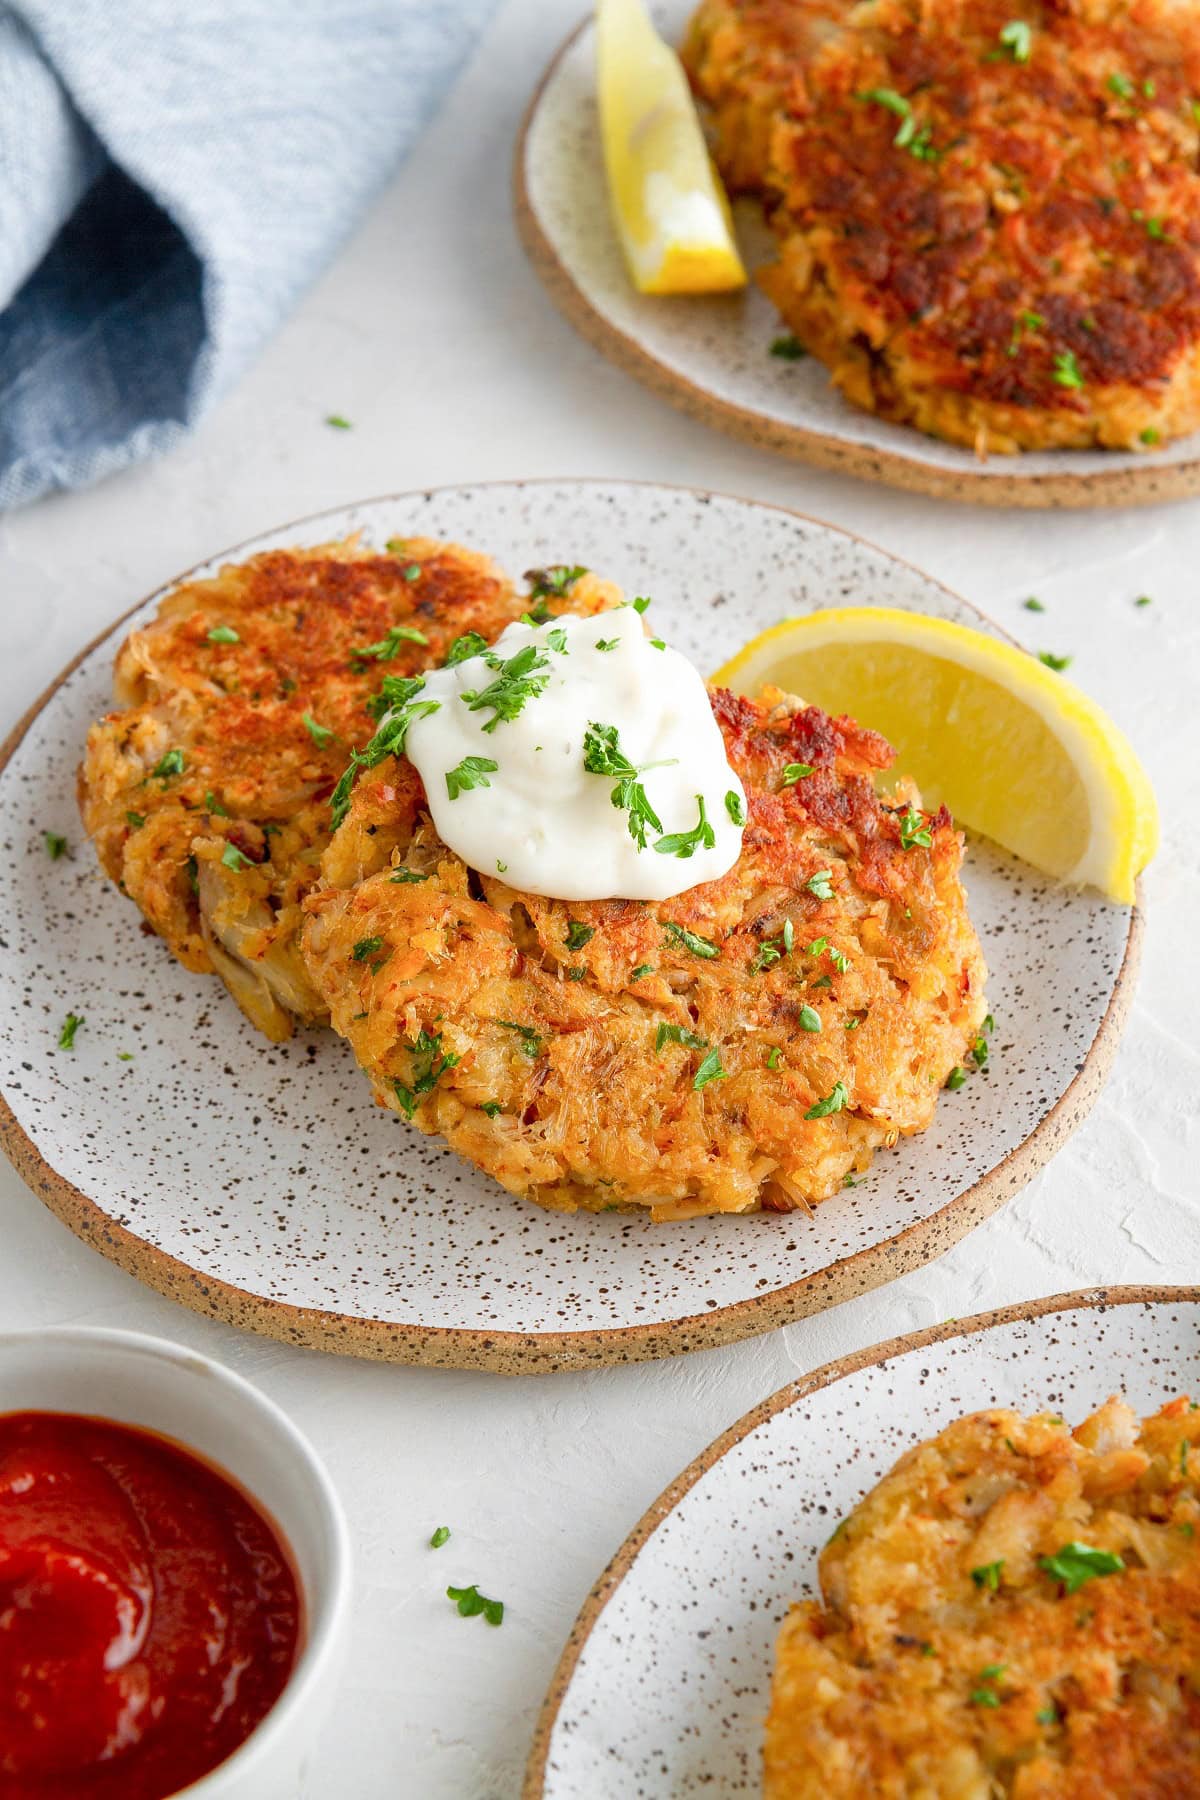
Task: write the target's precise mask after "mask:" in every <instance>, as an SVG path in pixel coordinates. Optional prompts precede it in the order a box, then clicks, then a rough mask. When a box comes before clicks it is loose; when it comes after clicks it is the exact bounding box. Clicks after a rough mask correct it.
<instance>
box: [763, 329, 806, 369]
mask: <svg viewBox="0 0 1200 1800" xmlns="http://www.w3.org/2000/svg"><path fill="white" fill-rule="evenodd" d="M771 355H772V356H778V357H780V358H781V359H782V361H784V362H799V361H800V359H801V358H802V357H804V356H807V355H808V351H807V350H806V349H805V348H804V345H803V344H802V343H801V342H800V339H799V338H798V337H795V336H793V334H792V333H791V332H790V331H789V332H787V333H786V334H785V335H784V336H783V337H777V338H773V339H772V341H771Z"/></svg>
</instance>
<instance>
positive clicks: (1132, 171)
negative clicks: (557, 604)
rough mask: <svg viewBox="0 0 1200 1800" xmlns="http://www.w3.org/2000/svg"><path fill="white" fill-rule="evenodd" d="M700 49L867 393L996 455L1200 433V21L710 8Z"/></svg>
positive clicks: (1181, 14)
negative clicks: (1014, 34)
mask: <svg viewBox="0 0 1200 1800" xmlns="http://www.w3.org/2000/svg"><path fill="white" fill-rule="evenodd" d="M838 10H840V13H841V23H840V24H834V23H832V22H831V17H830V15H831V13H834V12H836V11H838ZM1014 21H1015V22H1016V23H1018V24H1027V25H1028V26H1029V38H1028V44H1027V46H1026V45H1025V44H1023V43H1022V44H1020V45H1019V48H1020V50H1021V52H1022V53H1023V52H1024V50H1025V49H1026V47H1027V49H1028V56H1027V60H1018V56H1017V55H1016V54H1015V49H1016V48H1017V47H1018V46H1015V45H1013V44H1011V43H1010V44H1008V45H1006V44H1005V43H1004V42H1003V41H1002V39H1001V33H1002V32H1003V31H1005V29H1006V28H1008V27H1010V26H1012V25H1013V24H1014ZM686 54H687V58H688V62H689V67H690V72H691V75H692V79H693V81H694V82H695V84H696V87H697V89H698V91H699V93H700V94H701V95H702V96H703V97H704V98H705V99H706V100H707V101H708V102H709V103H710V105H711V106H712V108H713V116H714V121H715V125H716V131H717V158H718V162H719V163H720V165H721V167H722V169H723V170H724V171H725V172H726V173H727V174H728V175H729V176H730V178H731V180H732V181H733V182H734V184H735V185H737V186H740V187H743V188H750V189H753V190H754V191H756V192H758V193H760V194H762V195H763V197H764V199H765V200H766V202H767V205H768V208H769V210H770V214H771V221H772V225H773V227H774V230H775V233H776V236H777V238H778V243H779V255H778V260H777V261H776V262H775V263H774V264H772V265H771V266H770V267H769V268H767V269H765V270H764V271H762V273H761V276H760V279H761V283H762V286H763V288H764V289H765V291H766V292H767V294H768V295H769V296H770V298H771V299H772V300H773V301H774V303H775V304H776V306H777V307H778V308H779V310H780V312H781V313H782V314H783V317H784V319H785V320H786V322H787V324H788V325H789V326H790V328H791V330H792V331H793V332H794V333H795V334H796V336H797V337H798V338H799V339H800V340H801V342H802V343H803V344H804V345H805V346H806V347H807V349H808V350H810V351H811V352H812V353H813V354H814V355H815V356H817V357H819V358H820V359H821V361H822V362H824V363H825V364H826V365H827V366H828V367H829V369H830V371H831V374H832V377H833V380H834V382H835V384H836V385H837V386H838V387H839V388H841V389H842V391H843V392H844V393H845V394H846V396H847V397H848V398H849V399H850V400H852V401H854V402H855V403H856V404H857V405H860V406H862V407H865V408H867V409H868V410H870V411H872V412H877V413H879V414H881V415H882V416H884V417H885V418H890V419H894V420H897V421H899V422H901V423H906V424H911V425H914V426H916V427H917V428H918V429H919V430H921V431H925V432H928V433H931V434H932V435H934V436H937V437H942V438H946V439H949V440H950V441H951V442H954V443H959V444H964V445H968V446H970V447H972V448H975V449H977V450H979V451H980V452H987V451H1016V450H1044V449H1052V448H1089V447H1108V448H1119V449H1137V448H1143V447H1148V446H1149V447H1152V446H1153V445H1154V444H1157V443H1164V442H1166V441H1167V440H1168V439H1170V438H1174V437H1179V436H1181V435H1183V434H1185V433H1187V432H1191V431H1193V430H1195V429H1196V428H1197V427H1198V426H1200V173H1198V170H1197V162H1198V158H1200V123H1198V120H1200V109H1197V107H1196V104H1195V100H1196V97H1197V96H1198V95H1200V10H1198V9H1196V8H1195V7H1190V6H1186V5H1183V4H1182V3H1181V0H1086V3H1085V0H1058V3H1053V0H1044V3H1042V4H1034V5H1031V6H1026V7H1023V8H1021V9H1020V10H1019V14H1018V15H1014V13H1013V10H1012V8H1011V6H1010V5H1009V3H1008V0H971V3H970V4H968V3H967V0H867V3H866V4H863V5H859V6H855V7H843V8H841V9H834V8H831V7H830V5H829V4H827V0H810V3H806V0H795V3H794V4H790V5H789V4H785V3H784V0H704V4H703V5H702V6H701V7H700V9H699V11H698V13H697V15H696V18H695V20H694V21H693V24H692V28H691V32H690V36H689V40H688V45H687V47H686ZM880 95H883V96H884V99H882V100H881V99H880V98H878V96H880ZM902 108H907V109H909V115H910V116H909V117H907V118H906V117H905V116H904V113H903V111H902V110H901V109H902ZM898 136H899V137H900V138H901V140H902V141H901V142H899V143H898V142H897V141H896V140H897V137H898Z"/></svg>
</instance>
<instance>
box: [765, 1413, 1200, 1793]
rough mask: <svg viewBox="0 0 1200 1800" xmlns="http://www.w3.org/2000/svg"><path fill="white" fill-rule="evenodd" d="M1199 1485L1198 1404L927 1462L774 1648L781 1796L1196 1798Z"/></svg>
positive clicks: (1027, 1434) (988, 1440)
mask: <svg viewBox="0 0 1200 1800" xmlns="http://www.w3.org/2000/svg"><path fill="white" fill-rule="evenodd" d="M1198 1474H1200V1412H1198V1411H1197V1410H1196V1409H1195V1407H1194V1406H1193V1405H1192V1404H1191V1402H1190V1401H1188V1400H1187V1399H1176V1400H1172V1401H1170V1402H1169V1403H1168V1404H1167V1405H1165V1406H1164V1407H1163V1408H1162V1410H1161V1411H1160V1412H1158V1413H1156V1414H1155V1415H1154V1416H1153V1417H1151V1418H1148V1419H1146V1420H1144V1421H1141V1422H1139V1420H1138V1419H1137V1417H1136V1415H1135V1414H1134V1413H1133V1412H1132V1410H1131V1409H1130V1408H1129V1407H1128V1406H1127V1405H1125V1403H1124V1402H1123V1401H1122V1400H1119V1399H1111V1400H1109V1401H1108V1402H1107V1403H1106V1404H1105V1405H1104V1406H1102V1407H1101V1408H1100V1410H1099V1411H1098V1412H1096V1413H1094V1414H1093V1415H1092V1416H1091V1418H1089V1419H1087V1420H1085V1421H1084V1423H1083V1424H1082V1425H1080V1426H1079V1427H1078V1429H1077V1430H1076V1431H1075V1432H1073V1433H1072V1432H1071V1431H1070V1430H1069V1428H1068V1427H1067V1426H1066V1425H1065V1424H1064V1422H1063V1420H1062V1419H1061V1418H1059V1417H1058V1416H1057V1415H1052V1414H1041V1415H1039V1416H1037V1417H1034V1418H1024V1417H1022V1416H1021V1414H1019V1413H1016V1412H1011V1411H1009V1410H1007V1409H1005V1408H995V1409H993V1410H990V1411H988V1412H981V1413H975V1414H973V1415H972V1416H970V1417H969V1418H964V1419H959V1420H958V1421H957V1422H956V1423H955V1424H953V1425H950V1426H948V1427H947V1428H946V1430H944V1431H942V1432H940V1433H939V1434H938V1436H937V1437H935V1438H931V1439H930V1440H929V1441H927V1442H926V1443H923V1444H920V1445H918V1446H917V1447H916V1448H915V1449H913V1450H910V1451H909V1452H908V1453H907V1455H905V1456H904V1457H902V1458H901V1460H900V1461H899V1462H898V1463H897V1465H896V1467H895V1468H894V1469H893V1470H892V1472H891V1473H890V1474H889V1475H886V1476H885V1477H884V1479H883V1480H882V1481H881V1482H880V1483H879V1485H878V1486H877V1487H876V1488H874V1489H873V1490H872V1492H871V1493H869V1494H868V1495H867V1497H866V1499H865V1500H864V1501H863V1502H862V1504H861V1505H860V1506H858V1507H857V1508H856V1509H855V1511H854V1512H853V1513H851V1514H850V1515H849V1517H848V1518H847V1519H845V1520H844V1521H843V1522H842V1524H841V1525H839V1526H838V1528H837V1530H836V1531H835V1532H834V1534H833V1537H832V1538H831V1539H830V1540H829V1542H828V1544H827V1545H826V1546H825V1549H824V1550H823V1551H822V1553H821V1557H820V1563H819V1573H820V1586H821V1593H822V1596H823V1598H822V1601H820V1602H817V1601H810V1602H807V1603H805V1604H803V1605H800V1606H797V1607H795V1608H794V1609H793V1610H792V1612H791V1613H790V1614H789V1615H788V1618H787V1620H786V1621H785V1623H784V1625H783V1628H782V1631H781V1632H780V1635H779V1643H778V1649H777V1658H776V1666H775V1677H774V1683H773V1687H772V1696H771V1711H770V1716H769V1718H768V1721H767V1734H766V1754H765V1781H764V1788H763V1791H764V1794H765V1796H766V1800H863V1797H864V1796H866V1795H870V1796H871V1800H1002V1797H1003V1800H1191V1797H1192V1796H1194V1795H1195V1794H1196V1793H1197V1792H1200V1776H1198V1771H1200V1537H1198V1536H1197V1528H1198V1527H1200V1496H1198V1492H1197V1475H1198Z"/></svg>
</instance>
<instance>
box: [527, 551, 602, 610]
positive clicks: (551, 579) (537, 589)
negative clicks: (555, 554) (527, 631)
mask: <svg viewBox="0 0 1200 1800" xmlns="http://www.w3.org/2000/svg"><path fill="white" fill-rule="evenodd" d="M586 574H587V570H586V569H585V568H584V566H583V564H582V563H571V564H568V563H552V564H551V565H550V567H549V568H548V569H526V571H525V579H526V581H528V582H529V584H530V588H529V591H530V593H531V594H532V596H533V598H534V599H535V600H546V599H549V598H551V597H553V598H555V599H560V600H561V599H562V597H563V595H564V594H569V593H570V591H571V589H572V588H573V587H574V586H575V583H576V582H577V581H578V580H579V577H580V576H581V575H586ZM536 622H537V623H538V624H539V625H540V624H542V623H544V621H543V620H541V619H539V620H537V621H536Z"/></svg>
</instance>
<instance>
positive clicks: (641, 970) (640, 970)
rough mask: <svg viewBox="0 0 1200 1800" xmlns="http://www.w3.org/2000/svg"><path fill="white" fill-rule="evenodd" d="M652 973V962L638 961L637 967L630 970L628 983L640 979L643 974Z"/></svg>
mask: <svg viewBox="0 0 1200 1800" xmlns="http://www.w3.org/2000/svg"><path fill="white" fill-rule="evenodd" d="M653 973H654V968H653V966H652V964H650V963H639V964H638V966H637V968H636V969H633V970H632V971H631V972H630V976H629V980H630V983H631V984H632V983H633V982H635V981H640V980H641V979H642V976H643V975H653Z"/></svg>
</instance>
